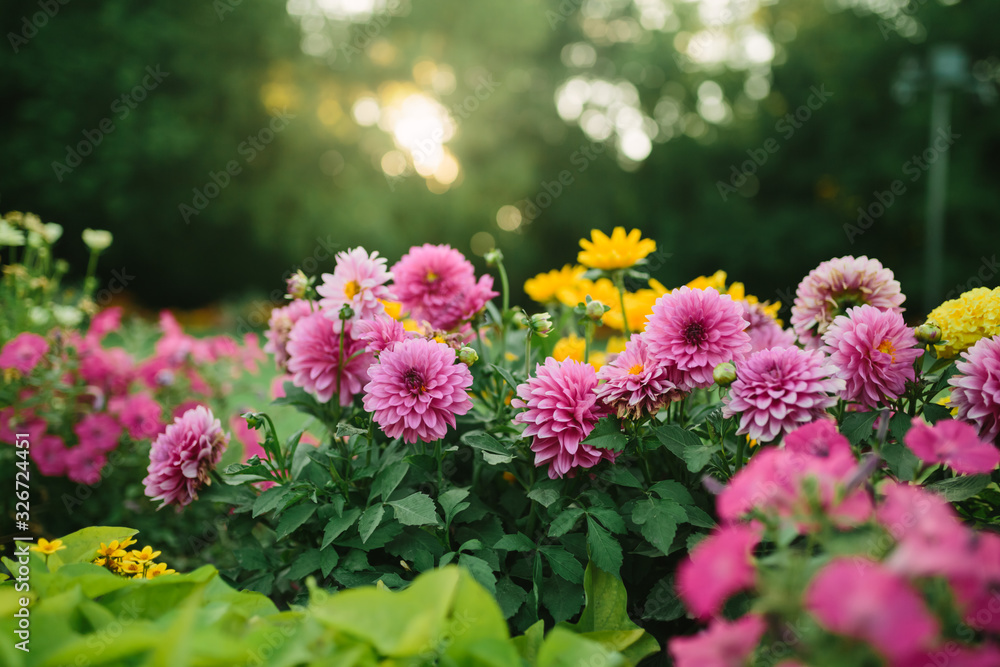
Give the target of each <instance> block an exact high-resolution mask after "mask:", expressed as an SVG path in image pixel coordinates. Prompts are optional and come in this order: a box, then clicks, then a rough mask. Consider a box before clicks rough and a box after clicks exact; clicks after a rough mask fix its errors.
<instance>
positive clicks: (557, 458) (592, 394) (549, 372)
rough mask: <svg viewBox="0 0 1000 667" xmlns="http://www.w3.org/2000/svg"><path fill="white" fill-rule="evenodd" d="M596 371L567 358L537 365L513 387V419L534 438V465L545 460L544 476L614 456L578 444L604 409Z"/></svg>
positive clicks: (602, 450) (532, 442)
mask: <svg viewBox="0 0 1000 667" xmlns="http://www.w3.org/2000/svg"><path fill="white" fill-rule="evenodd" d="M596 389H597V373H596V371H595V370H594V367H593V366H591V365H590V364H584V363H581V362H579V361H573V360H572V359H566V360H564V361H556V360H555V359H553V358H552V357H549V358H547V359H546V360H545V365H544V366H543V365H541V364H538V365H537V366H536V368H535V377H530V378H528V381H527V382H526V383H524V384H521V385H518V387H517V395H518V397H519V398H515V399H514V400H512V401H511V405H512V406H514V407H515V408H522V409H524V412H519V413H518V414H517V416H516V417H514V421H515V422H516V423H518V424H525V425H526V426H527V427H526V428H525V429H524V433H523V435H524V436H525V437H528V436H534V438H533V440H532V441H531V450H532V451H533V452H535V466H542V465H544V464H546V463H549V462H551V465H550V466H549V477H550V478H552V479H556V478H557V477H562V476H563V475H565V474H566V473H568V472H569V471H570V470H572V469H573V468H578V467H579V468H591V467H593V466H595V465H597V463H598V462H599V461H600V460H601V459H608V460H610V461H614V460H615V456H616V454H615V452H612V451H611V450H607V449H597V448H596V447H592V446H591V445H587V444H584V443H583V440H584V439H585V438H586V437H587V436H588V435H590V432H591V431H593V430H594V426H595V425H596V424H597V421H598V420H599V419H600V418H601V417H603V416H605V415H606V414H607V413H608V408H607V407H606V406H604V405H603V404H602V403H601V402H600V401H598V399H597V392H596Z"/></svg>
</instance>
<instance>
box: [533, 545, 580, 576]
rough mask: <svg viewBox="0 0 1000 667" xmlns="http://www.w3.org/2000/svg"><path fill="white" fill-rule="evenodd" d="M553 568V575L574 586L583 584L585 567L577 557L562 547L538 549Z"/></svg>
mask: <svg viewBox="0 0 1000 667" xmlns="http://www.w3.org/2000/svg"><path fill="white" fill-rule="evenodd" d="M538 550H539V551H540V552H541V553H542V555H543V556H545V560H547V561H548V562H549V567H551V568H552V574H555V575H557V576H560V577H562V578H563V579H565V580H566V581H568V582H570V583H574V584H580V583H583V565H581V564H580V561H578V560H577V559H576V556H574V555H573V554H571V553H570V552H568V551H566V550H565V549H563V548H562V547H541V548H539V549H538Z"/></svg>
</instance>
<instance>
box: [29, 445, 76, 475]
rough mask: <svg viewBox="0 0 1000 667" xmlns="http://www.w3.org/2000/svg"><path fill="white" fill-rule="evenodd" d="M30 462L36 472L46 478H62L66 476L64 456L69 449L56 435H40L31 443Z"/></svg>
mask: <svg viewBox="0 0 1000 667" xmlns="http://www.w3.org/2000/svg"><path fill="white" fill-rule="evenodd" d="M29 451H30V452H31V460H32V462H34V464H35V466H36V467H37V468H38V472H40V473H42V474H43V475H45V476H46V477H62V476H63V475H65V474H66V472H67V470H66V464H67V461H66V454H67V453H68V452H69V449H68V448H67V447H66V443H64V442H63V440H62V438H60V437H59V436H57V435H42V436H40V437H38V438H36V439H33V440H32V441H31V449H30V450H29Z"/></svg>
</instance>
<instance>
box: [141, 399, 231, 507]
mask: <svg viewBox="0 0 1000 667" xmlns="http://www.w3.org/2000/svg"><path fill="white" fill-rule="evenodd" d="M228 444H229V436H228V435H227V434H226V433H224V432H223V431H222V424H221V423H220V422H219V420H218V419H216V418H215V415H213V414H212V411H211V410H209V409H208V408H206V407H204V406H201V405H199V406H198V407H196V408H193V409H191V410H188V411H187V412H185V413H184V414H183V415H181V416H180V417H178V418H177V419H175V420H174V423H173V424H170V425H169V426H167V428H166V430H165V431H164V432H163V433H161V434H160V436H159V437H158V438H157V439H156V440H155V441H154V442H153V446H152V448H151V449H150V452H149V468H148V471H149V475H147V477H146V479H144V480H143V484H145V485H146V495H147V496H148V497H149V498H151V499H152V500H159V501H161V505H160V507H163V506H164V505H180V506H182V507H183V506H185V505H188V504H189V503H190V502H191V501H192V500H194V499H196V498H197V497H198V489H200V488H201V487H202V486H204V485H205V484H210V483H211V480H210V479H209V476H208V474H209V472H210V471H211V470H212V468H214V467H215V466H216V465H217V464H218V463H219V459H221V458H222V454H223V452H225V450H226V446H227V445H228Z"/></svg>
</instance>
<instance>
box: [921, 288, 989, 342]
mask: <svg viewBox="0 0 1000 667" xmlns="http://www.w3.org/2000/svg"><path fill="white" fill-rule="evenodd" d="M927 321H928V322H930V323H933V324H936V325H937V326H939V327H940V328H941V341H942V342H941V344H940V345H938V346H937V354H938V356H939V357H941V358H949V357H954V356H955V355H956V354H958V353H959V352H962V351H964V350H967V349H969V348H970V347H972V346H973V345H975V344H976V343H977V342H978V341H979V339H980V338H992V337H993V336H996V335H997V334H1000V287H994V288H993V289H990V288H989V287H977V288H976V289H973V290H969V291H968V292H965V293H964V294H962V295H961V296H959V297H958V298H957V299H951V300H950V301H945V302H944V303H942V304H941V305H940V306H938V307H937V308H935V309H934V310H932V311H931V312H930V314H929V315H928V316H927Z"/></svg>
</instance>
